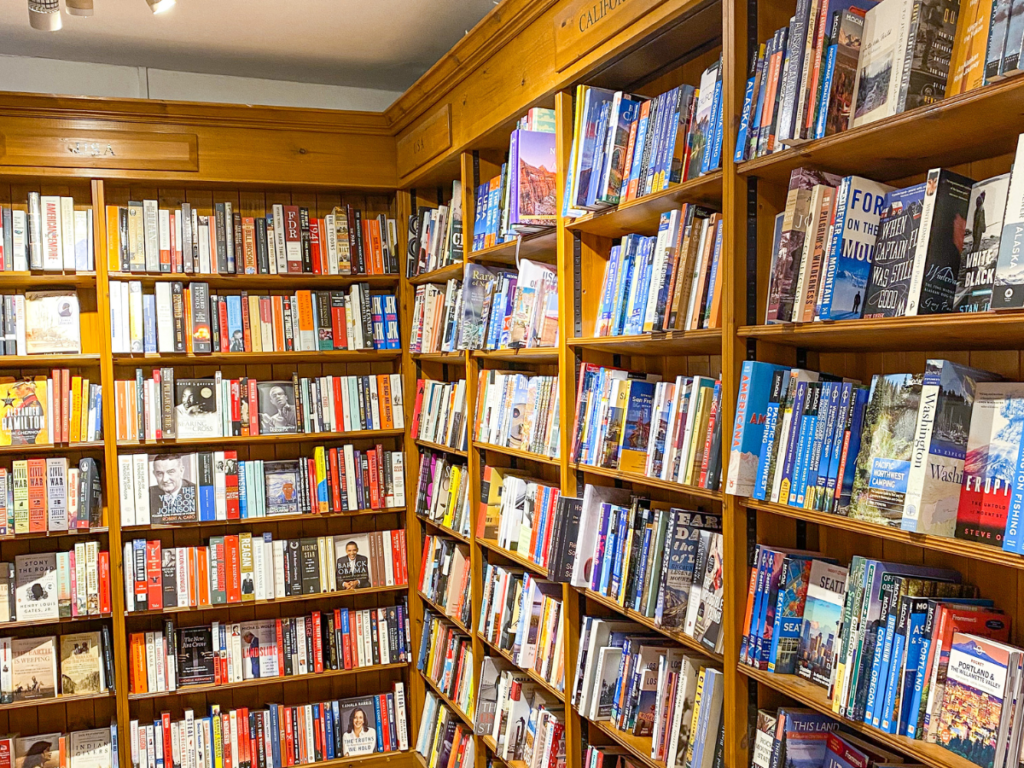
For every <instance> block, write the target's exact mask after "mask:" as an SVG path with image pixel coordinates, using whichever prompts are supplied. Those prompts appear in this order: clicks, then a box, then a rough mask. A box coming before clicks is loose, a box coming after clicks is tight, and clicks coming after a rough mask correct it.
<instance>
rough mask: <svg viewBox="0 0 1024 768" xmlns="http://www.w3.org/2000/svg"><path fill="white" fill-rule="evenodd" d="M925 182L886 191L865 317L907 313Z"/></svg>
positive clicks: (865, 304)
mask: <svg viewBox="0 0 1024 768" xmlns="http://www.w3.org/2000/svg"><path fill="white" fill-rule="evenodd" d="M924 192H925V184H924V183H921V184H915V185H913V186H911V187H907V188H905V189H897V190H893V191H892V192H889V193H888V194H887V195H886V197H885V200H886V211H885V213H883V214H882V216H881V218H880V219H879V221H878V241H877V242H876V244H875V255H874V257H873V258H872V263H871V279H870V280H869V282H868V290H867V293H866V294H865V297H864V317H865V318H877V317H902V316H903V315H904V314H905V313H906V309H907V298H908V295H909V293H910V280H911V277H912V274H913V271H914V253H915V248H916V246H917V236H918V232H919V231H920V227H921V214H922V212H923V209H924Z"/></svg>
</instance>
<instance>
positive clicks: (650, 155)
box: [562, 60, 722, 217]
mask: <svg viewBox="0 0 1024 768" xmlns="http://www.w3.org/2000/svg"><path fill="white" fill-rule="evenodd" d="M721 70H722V63H721V60H719V61H717V62H715V63H714V64H712V65H711V66H710V67H708V68H707V69H706V70H704V73H703V74H702V75H701V79H700V86H699V88H694V87H693V86H691V85H680V86H677V87H675V88H673V89H671V90H670V91H667V92H666V93H662V94H660V95H658V96H655V97H654V98H645V97H643V96H637V95H634V94H629V93H623V92H622V91H609V90H607V89H604V88H595V87H593V86H589V85H580V86H577V88H576V110H575V117H574V120H573V140H572V155H571V159H570V164H569V170H568V172H567V174H566V189H565V202H564V205H563V211H562V213H563V215H564V216H567V217H577V216H581V215H582V214H583V213H585V212H587V211H593V210H600V209H601V208H604V207H607V206H611V205H618V204H619V203H623V202H628V201H629V200H635V199H637V198H640V197H644V196H645V195H649V194H652V193H657V192H661V191H662V190H664V189H667V188H668V186H669V185H670V184H678V183H679V182H682V181H687V180H689V179H694V178H697V177H698V176H700V175H702V174H705V173H708V172H710V171H714V170H717V169H718V168H719V167H721V164H722V72H721Z"/></svg>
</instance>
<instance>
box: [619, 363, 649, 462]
mask: <svg viewBox="0 0 1024 768" xmlns="http://www.w3.org/2000/svg"><path fill="white" fill-rule="evenodd" d="M654 386H655V382H653V381H641V380H639V379H634V380H632V381H631V382H630V383H629V399H628V401H627V404H626V408H625V410H624V412H623V414H622V434H621V436H620V438H619V467H618V468H619V469H620V470H622V471H623V472H635V473H637V474H643V473H644V470H645V469H646V468H647V443H648V442H649V441H650V437H651V411H652V409H653V407H654Z"/></svg>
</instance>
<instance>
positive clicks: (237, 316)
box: [224, 295, 245, 352]
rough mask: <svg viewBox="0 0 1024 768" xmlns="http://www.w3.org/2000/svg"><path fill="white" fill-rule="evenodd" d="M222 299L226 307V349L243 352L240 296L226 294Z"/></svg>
mask: <svg viewBox="0 0 1024 768" xmlns="http://www.w3.org/2000/svg"><path fill="white" fill-rule="evenodd" d="M224 299H225V303H226V304H227V308H228V351H229V352H245V339H244V337H243V336H242V297H241V296H237V295H228V296H225V297H224Z"/></svg>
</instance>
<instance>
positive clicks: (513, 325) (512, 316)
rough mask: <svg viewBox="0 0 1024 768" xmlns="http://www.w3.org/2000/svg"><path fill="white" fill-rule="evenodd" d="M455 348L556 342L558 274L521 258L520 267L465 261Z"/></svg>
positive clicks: (536, 345) (488, 347) (518, 347)
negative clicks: (488, 266)
mask: <svg viewBox="0 0 1024 768" xmlns="http://www.w3.org/2000/svg"><path fill="white" fill-rule="evenodd" d="M461 306H462V314H461V318H462V323H461V324H460V325H459V328H458V340H457V342H456V344H455V347H456V348H457V349H522V348H524V347H525V348H530V349H532V348H534V347H553V346H555V345H556V344H558V274H557V273H556V271H555V268H554V267H553V266H552V265H551V264H544V263H542V262H537V261H530V260H529V259H522V260H521V261H520V262H519V269H518V271H516V270H509V269H488V268H487V267H484V266H481V265H480V264H468V265H466V272H465V280H464V282H463V294H462V304H461Z"/></svg>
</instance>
